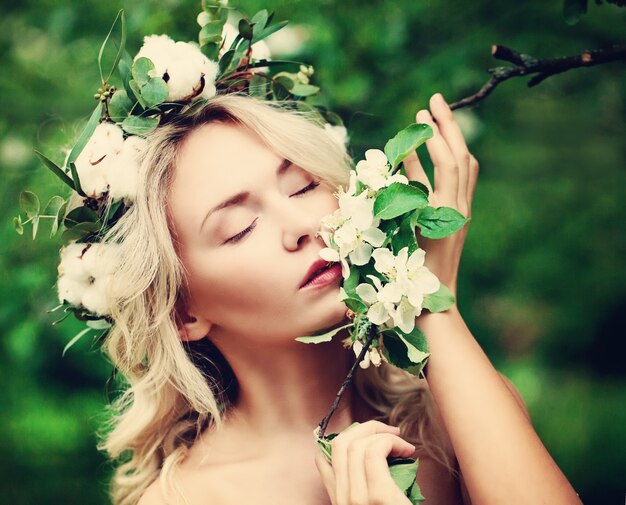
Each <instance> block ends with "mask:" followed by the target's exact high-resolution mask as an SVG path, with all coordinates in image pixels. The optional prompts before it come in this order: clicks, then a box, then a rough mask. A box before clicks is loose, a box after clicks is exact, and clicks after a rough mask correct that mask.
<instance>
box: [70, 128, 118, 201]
mask: <svg viewBox="0 0 626 505" xmlns="http://www.w3.org/2000/svg"><path fill="white" fill-rule="evenodd" d="M123 145H124V132H123V131H122V129H121V128H120V127H119V126H117V125H115V124H113V123H108V122H105V123H100V124H99V125H98V126H96V129H95V130H94V132H93V134H92V135H91V138H90V139H89V141H88V142H87V144H86V145H85V147H84V148H83V150H82V151H81V153H80V155H79V156H78V158H77V159H76V172H77V173H78V179H79V180H80V186H81V188H82V190H83V191H84V192H85V193H86V194H87V195H88V196H92V197H97V196H98V195H100V194H101V193H104V192H105V191H107V189H108V184H109V180H108V178H107V175H106V174H107V171H108V170H109V167H110V166H111V163H112V161H113V159H114V158H115V157H116V156H117V154H118V153H119V152H120V151H121V150H122V146H123Z"/></svg>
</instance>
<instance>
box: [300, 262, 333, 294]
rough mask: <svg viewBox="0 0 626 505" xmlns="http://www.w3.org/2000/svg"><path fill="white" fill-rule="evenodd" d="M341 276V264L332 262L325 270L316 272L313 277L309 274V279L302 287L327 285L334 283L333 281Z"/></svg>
mask: <svg viewBox="0 0 626 505" xmlns="http://www.w3.org/2000/svg"><path fill="white" fill-rule="evenodd" d="M324 263H325V264H328V262H324ZM314 272H315V270H314ZM339 278H341V264H340V263H332V264H331V266H330V267H328V268H325V269H324V270H322V271H320V272H319V273H317V274H315V275H314V276H313V277H310V276H309V279H308V280H307V282H306V283H305V284H303V285H302V286H300V287H301V288H308V287H321V286H327V285H328V284H332V283H333V282H335V280H337V279H339Z"/></svg>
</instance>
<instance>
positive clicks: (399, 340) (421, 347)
mask: <svg viewBox="0 0 626 505" xmlns="http://www.w3.org/2000/svg"><path fill="white" fill-rule="evenodd" d="M382 335H383V354H384V356H385V358H387V361H389V363H391V364H392V365H394V366H396V367H398V368H401V369H402V370H406V371H407V372H409V373H410V374H413V375H416V376H419V374H420V372H421V371H422V369H423V368H424V366H425V365H426V362H427V360H428V356H430V354H429V353H428V342H427V341H426V337H425V336H424V334H423V333H422V332H421V331H420V330H419V329H418V328H417V327H415V328H414V329H413V331H412V332H411V333H408V334H407V333H404V332H402V331H401V330H400V329H399V328H394V329H391V330H385V331H383V333H382Z"/></svg>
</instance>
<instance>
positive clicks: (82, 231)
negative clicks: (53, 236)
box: [61, 222, 100, 244]
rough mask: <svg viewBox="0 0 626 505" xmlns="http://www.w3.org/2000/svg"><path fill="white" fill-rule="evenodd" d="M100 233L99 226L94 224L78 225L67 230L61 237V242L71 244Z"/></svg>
mask: <svg viewBox="0 0 626 505" xmlns="http://www.w3.org/2000/svg"><path fill="white" fill-rule="evenodd" d="M99 231H100V226H98V225H97V224H96V223H89V222H84V223H78V224H77V225H75V226H72V227H71V228H68V229H67V230H65V231H64V232H63V234H62V235H61V240H62V241H63V242H64V243H66V244H67V243H68V242H72V241H81V240H84V239H86V238H87V237H89V236H90V235H94V234H96V233H98V232H99Z"/></svg>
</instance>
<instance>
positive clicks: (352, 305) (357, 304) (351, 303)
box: [342, 297, 367, 314]
mask: <svg viewBox="0 0 626 505" xmlns="http://www.w3.org/2000/svg"><path fill="white" fill-rule="evenodd" d="M342 302H343V303H345V304H346V307H348V308H349V309H350V310H352V311H353V312H357V313H359V314H364V313H365V312H367V305H365V304H364V303H363V302H362V301H361V300H359V299H358V298H353V297H349V298H344V299H343V300H342Z"/></svg>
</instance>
